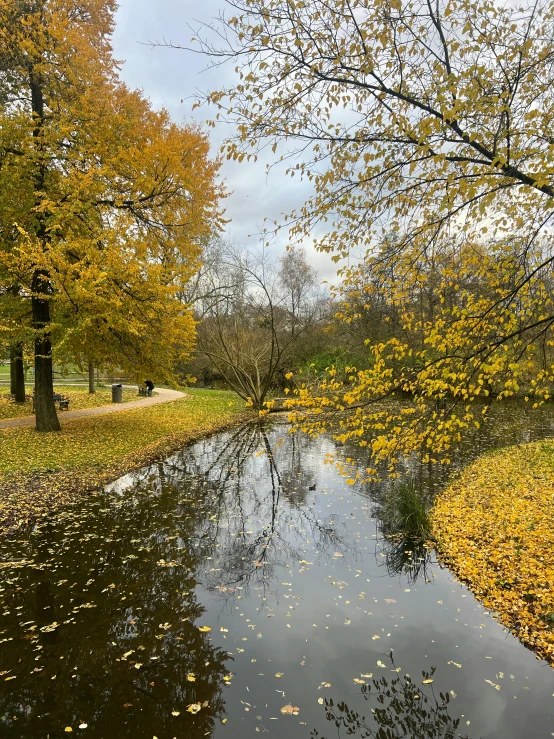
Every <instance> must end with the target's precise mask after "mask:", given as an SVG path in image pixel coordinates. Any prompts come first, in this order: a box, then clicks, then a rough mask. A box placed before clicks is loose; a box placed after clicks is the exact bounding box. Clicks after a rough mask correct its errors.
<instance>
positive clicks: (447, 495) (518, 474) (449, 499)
mask: <svg viewBox="0 0 554 739" xmlns="http://www.w3.org/2000/svg"><path fill="white" fill-rule="evenodd" d="M553 517H554V442H553V441H537V442H533V443H530V444H524V445H521V446H515V447H509V448H508V449H503V450H500V451H496V452H493V453H490V454H486V455H485V456H482V457H480V458H478V459H477V460H476V461H475V462H473V463H472V464H471V465H470V466H469V467H467V468H466V469H465V470H463V471H462V473H461V474H460V475H459V476H458V477H457V478H456V479H455V480H454V481H453V483H452V484H451V485H450V486H449V487H448V488H447V489H446V490H445V491H444V492H443V493H441V494H440V495H439V496H438V498H437V499H436V501H435V504H434V507H433V511H432V531H433V535H434V537H435V538H436V540H437V549H438V552H439V555H440V556H441V558H442V560H443V562H444V563H445V564H446V565H447V566H448V567H449V568H450V570H451V571H452V572H454V573H455V575H456V576H457V577H458V578H459V579H460V580H461V581H463V582H465V583H467V584H468V586H469V587H470V589H471V590H472V591H473V593H474V594H475V595H476V596H477V598H478V599H479V600H480V601H481V602H482V603H483V604H484V605H485V606H486V607H487V608H490V609H491V610H494V611H495V612H496V613H497V614H498V620H499V621H501V623H503V624H504V625H505V626H507V627H508V628H509V629H510V630H511V631H512V633H513V634H514V635H515V636H517V638H518V639H519V640H520V641H521V642H522V643H523V644H525V645H526V646H527V647H529V648H530V649H532V650H534V651H535V652H536V654H537V656H538V657H541V658H543V659H545V660H547V661H549V662H550V664H554V587H553V586H554V526H553Z"/></svg>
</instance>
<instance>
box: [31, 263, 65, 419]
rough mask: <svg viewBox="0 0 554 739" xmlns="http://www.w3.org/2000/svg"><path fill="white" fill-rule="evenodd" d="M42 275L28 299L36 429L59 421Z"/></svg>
mask: <svg viewBox="0 0 554 739" xmlns="http://www.w3.org/2000/svg"><path fill="white" fill-rule="evenodd" d="M44 281H45V276H44V275H43V274H40V273H37V274H35V276H34V279H33V283H34V284H33V292H34V295H33V297H32V299H31V302H32V308H33V325H34V328H35V331H37V332H39V333H37V335H36V336H35V413H36V430H37V431H60V422H59V420H58V414H57V413H56V406H55V405H54V382H53V377H52V343H51V341H50V335H49V334H48V332H47V327H48V325H49V324H50V304H49V302H48V300H46V299H45V298H42V297H40V293H41V292H43V291H44ZM37 293H38V294H37Z"/></svg>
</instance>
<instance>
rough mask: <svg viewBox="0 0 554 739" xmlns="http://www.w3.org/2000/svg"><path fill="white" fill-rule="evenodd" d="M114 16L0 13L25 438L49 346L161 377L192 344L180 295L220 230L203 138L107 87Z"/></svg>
mask: <svg viewBox="0 0 554 739" xmlns="http://www.w3.org/2000/svg"><path fill="white" fill-rule="evenodd" d="M115 7H116V6H115V3H114V2H113V1H112V0H79V1H78V2H75V1H74V0H71V1H69V0H3V1H2V2H0V103H1V108H0V116H1V121H0V188H1V192H0V202H2V206H1V212H0V216H1V218H2V223H1V226H0V227H1V235H2V241H1V243H0V298H1V299H2V301H3V304H5V305H6V310H7V311H8V312H7V313H6V314H5V315H6V316H7V323H9V322H11V323H12V324H14V325H15V323H17V321H15V319H14V316H16V315H20V316H24V315H25V314H26V313H28V314H29V315H30V319H29V321H28V323H27V340H32V341H33V342H34V356H35V405H36V416H37V429H38V430H39V431H52V430H57V429H59V423H58V420H57V417H56V412H55V408H54V404H53V399H52V395H53V392H52V391H53V385H52V346H53V345H54V346H55V347H56V351H57V352H59V354H60V356H64V357H71V358H72V359H73V360H74V361H78V362H79V363H83V364H84V363H87V364H88V363H89V362H95V363H104V364H110V365H112V366H114V365H115V366H119V367H121V368H124V369H125V370H127V371H128V372H130V373H132V374H133V375H137V374H138V373H139V372H148V373H149V374H154V375H155V376H157V377H158V378H159V379H160V380H161V379H163V378H164V377H167V375H168V372H169V368H170V367H171V366H172V365H173V363H174V360H175V356H176V355H177V354H179V353H180V352H184V353H186V351H187V350H189V349H190V348H191V346H192V344H193V340H194V320H193V317H192V314H191V311H190V309H189V308H188V307H187V306H186V305H184V304H183V303H182V302H181V301H180V300H179V294H180V290H181V288H182V285H183V284H184V283H186V282H187V281H188V280H189V279H190V277H191V275H192V274H193V273H194V271H195V269H197V267H198V261H199V257H200V251H201V249H200V242H201V241H202V239H205V238H207V237H208V236H209V235H210V234H211V233H212V232H213V230H214V228H217V226H218V222H219V215H218V210H217V201H218V198H219V197H220V195H221V194H222V193H221V190H220V188H219V186H218V185H217V183H216V180H215V178H216V174H217V169H218V163H217V162H214V161H210V160H209V158H208V149H209V146H208V140H207V138H206V136H205V135H204V134H203V133H202V132H201V131H200V130H199V129H198V128H197V127H195V126H190V125H189V126H178V125H176V124H174V123H172V121H171V120H170V117H169V115H168V113H167V112H165V111H161V112H155V111H153V110H152V108H151V106H150V104H149V102H148V101H147V100H145V98H144V97H143V96H142V95H141V94H140V93H138V92H132V91H129V90H128V89H127V88H126V87H125V86H124V85H123V84H122V83H121V82H120V81H119V80H118V76H117V64H116V62H115V61H114V59H113V57H112V50H111V47H110V34H111V32H112V29H113V14H114V11H115ZM6 203H8V204H6ZM8 304H9V305H8ZM8 308H9V310H8ZM20 323H21V322H19V324H20ZM6 328H7V329H9V326H7V327H6ZM20 330H21V329H20V328H18V331H20ZM4 334H5V335H4V336H3V340H4V341H6V340H9V341H12V339H10V336H9V332H8V331H7V330H6V331H5V332H4ZM17 342H19V343H20V342H21V337H20V336H18V337H17ZM12 343H13V341H12Z"/></svg>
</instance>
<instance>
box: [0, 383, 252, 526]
mask: <svg viewBox="0 0 554 739" xmlns="http://www.w3.org/2000/svg"><path fill="white" fill-rule="evenodd" d="M253 417H254V414H253V413H252V412H249V411H245V410H244V405H243V403H241V401H240V400H239V399H238V398H237V396H236V395H234V393H230V392H225V391H209V390H195V389H190V390H188V391H187V397H186V398H183V399H182V400H177V401H175V402H172V403H165V404H164V405H158V406H150V407H147V408H141V409H135V410H129V411H122V412H120V413H117V414H114V415H110V416H103V417H102V416H98V417H96V416H93V417H89V418H82V419H79V420H73V421H68V422H67V423H66V424H64V426H63V428H62V431H61V432H59V433H55V434H39V433H37V432H36V431H35V430H34V429H30V428H13V429H0V448H1V449H2V454H1V456H0V535H4V534H6V533H9V532H13V531H15V530H17V529H19V528H21V527H24V526H27V525H29V524H32V523H35V522H37V521H39V520H40V519H42V518H44V517H46V516H48V515H49V514H51V513H52V512H53V511H55V510H57V509H58V508H60V507H61V506H63V505H65V504H67V503H71V502H73V501H76V500H78V499H79V497H81V496H86V495H87V494H88V493H90V492H91V491H92V490H95V489H97V488H99V487H101V486H102V485H105V484H107V483H109V482H111V481H113V480H115V479H117V478H118V477H120V476H121V475H124V474H126V473H128V472H130V471H132V470H135V469H137V468H139V467H142V466H144V465H146V464H150V463H152V462H155V461H157V460H159V459H164V458H166V457H167V456H168V455H169V454H172V453H173V452H175V451H176V450H178V449H181V448H182V447H183V446H185V445H186V444H188V443H190V442H193V441H196V440H197V439H200V438H202V437H204V436H207V435H209V434H212V433H215V432H216V431H222V430H224V429H227V428H231V427H233V426H237V425H239V424H241V423H244V422H245V421H248V420H250V419H252V418H253Z"/></svg>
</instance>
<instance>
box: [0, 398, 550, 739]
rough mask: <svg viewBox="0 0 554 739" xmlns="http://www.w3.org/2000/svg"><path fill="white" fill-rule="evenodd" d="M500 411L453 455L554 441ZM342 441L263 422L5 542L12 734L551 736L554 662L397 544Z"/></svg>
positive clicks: (434, 479)
mask: <svg viewBox="0 0 554 739" xmlns="http://www.w3.org/2000/svg"><path fill="white" fill-rule="evenodd" d="M492 421H493V422H492V423H490V424H489V425H488V426H486V427H485V430H480V431H479V432H475V434H474V435H473V436H472V438H470V439H468V440H467V441H466V442H465V443H464V445H462V446H460V447H459V448H458V449H457V450H456V452H455V454H453V455H452V458H453V460H454V462H455V463H456V464H460V463H463V462H467V461H469V459H470V458H471V457H472V456H475V455H476V454H477V453H480V452H482V451H483V450H484V449H486V448H488V447H491V446H495V445H498V444H500V443H508V442H511V441H518V440H529V439H532V438H539V437H544V436H551V435H553V428H554V426H553V417H552V415H551V412H550V411H541V412H540V413H537V414H535V415H533V416H532V417H530V416H529V414H528V411H527V410H526V409H525V408H523V409H522V408H521V407H520V406H517V405H515V404H514V405H511V406H506V407H505V408H504V409H503V410H502V413H500V414H498V416H497V418H495V419H492ZM336 454H338V455H341V454H342V455H346V454H348V455H352V450H346V449H344V448H341V447H339V446H337V445H336V444H335V442H333V440H332V439H331V438H330V437H325V436H324V437H321V438H319V439H315V440H314V439H310V438H308V437H306V436H304V435H294V434H290V433H289V429H288V427H287V425H286V424H281V423H274V424H272V425H267V426H265V427H264V426H260V425H258V424H250V425H247V426H244V427H242V428H239V429H234V430H231V431H229V432H226V433H222V434H218V435H216V436H213V437H211V438H209V439H207V440H203V441H200V442H198V443H196V444H194V445H192V446H190V447H189V448H187V449H185V450H183V451H182V452H180V453H178V454H176V455H174V456H172V457H171V458H170V459H168V460H167V461H166V462H164V463H160V464H157V465H154V466H152V467H149V468H145V469H143V470H141V471H140V472H138V473H135V474H132V475H128V476H126V477H125V478H122V479H121V480H119V481H118V482H117V483H114V484H113V485H112V486H110V488H109V489H107V490H106V491H105V492H102V493H99V494H97V495H94V496H92V497H90V498H89V499H88V500H87V501H84V502H82V503H80V504H79V505H76V506H72V507H69V508H67V509H65V510H64V511H63V512H62V513H61V514H60V515H56V517H55V518H53V519H52V520H51V521H50V522H49V523H47V524H46V525H45V526H43V527H42V528H40V529H38V530H32V531H28V532H25V533H20V534H19V535H18V536H14V537H10V538H5V539H3V540H2V541H1V542H0V549H1V558H2V561H3V563H2V565H1V567H2V575H3V577H2V583H1V585H0V601H1V602H0V643H1V646H0V650H1V651H0V680H1V682H0V684H1V686H2V689H1V691H0V736H1V737H2V738H3V739H45V738H49V739H55V738H58V737H65V736H67V735H68V734H74V735H77V736H83V737H91V739H127V738H128V739H131V737H132V738H133V739H153V737H157V738H158V739H173V738H174V737H175V738H176V739H189V738H190V739H197V738H199V737H217V738H218V739H223V738H226V739H239V738H241V739H242V738H243V737H254V736H256V735H258V734H265V733H268V734H271V735H273V736H275V737H290V738H291V739H296V738H298V739H300V738H306V739H308V738H309V737H311V736H313V737H334V736H337V735H338V736H346V735H347V734H350V733H351V734H352V735H354V736H359V737H367V736H379V737H404V736H405V737H444V738H446V737H454V736H463V737H471V739H476V738H477V737H482V738H483V739H484V738H485V737H491V738H492V737H495V738H496V737H502V738H503V739H520V738H521V737H522V736H529V737H533V738H534V737H550V736H552V735H554V697H553V694H554V671H553V670H552V668H551V667H550V666H549V665H547V664H546V663H544V662H541V661H538V660H537V659H536V658H535V656H534V655H533V654H532V653H531V652H529V651H528V650H526V649H525V648H524V647H523V646H522V645H521V644H520V643H519V642H518V641H517V640H516V639H514V638H513V637H512V636H511V635H510V634H509V633H507V632H506V631H505V629H504V628H503V627H502V626H501V625H499V624H498V623H497V622H496V621H495V620H494V618H493V615H492V614H490V613H488V612H487V611H486V609H484V608H483V607H482V606H481V605H480V604H479V603H478V602H477V601H476V600H475V598H474V597H473V596H472V595H471V593H470V592H469V591H468V590H467V589H466V588H465V587H464V586H463V585H461V584H459V583H458V582H456V580H455V579H454V578H453V576H452V575H451V574H450V573H449V572H448V570H445V569H443V568H441V567H440V566H439V565H438V564H437V562H436V559H435V557H434V556H433V555H432V554H429V553H426V552H425V551H423V552H417V551H416V552H411V553H410V554H408V555H405V552H404V551H402V552H400V556H399V552H398V550H397V549H395V548H394V547H390V546H387V543H386V542H385V541H383V539H382V537H381V535H380V529H379V520H378V518H377V513H378V510H379V501H380V499H381V498H382V496H383V493H384V491H385V490H386V487H387V485H388V484H389V483H388V482H387V481H384V482H383V483H381V484H372V485H365V484H360V485H355V486H350V485H347V484H346V482H345V480H344V478H343V477H341V476H340V475H339V474H338V473H337V471H336V470H335V468H334V466H333V465H331V464H326V463H325V461H326V459H329V455H336ZM360 461H363V460H360ZM407 466H408V467H410V466H411V468H412V474H413V475H414V476H415V477H417V478H418V479H419V481H420V485H421V486H422V489H423V490H424V492H425V490H427V491H429V490H434V489H438V488H440V486H441V485H443V484H444V479H445V478H444V475H445V472H444V471H443V470H441V469H440V468H437V467H432V468H429V467H428V466H425V467H421V466H419V465H418V464H417V462H415V461H413V460H412V461H410V462H409V463H407ZM363 717H365V719H364V718H363ZM337 726H338V727H339V728H337ZM378 732H380V733H378Z"/></svg>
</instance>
